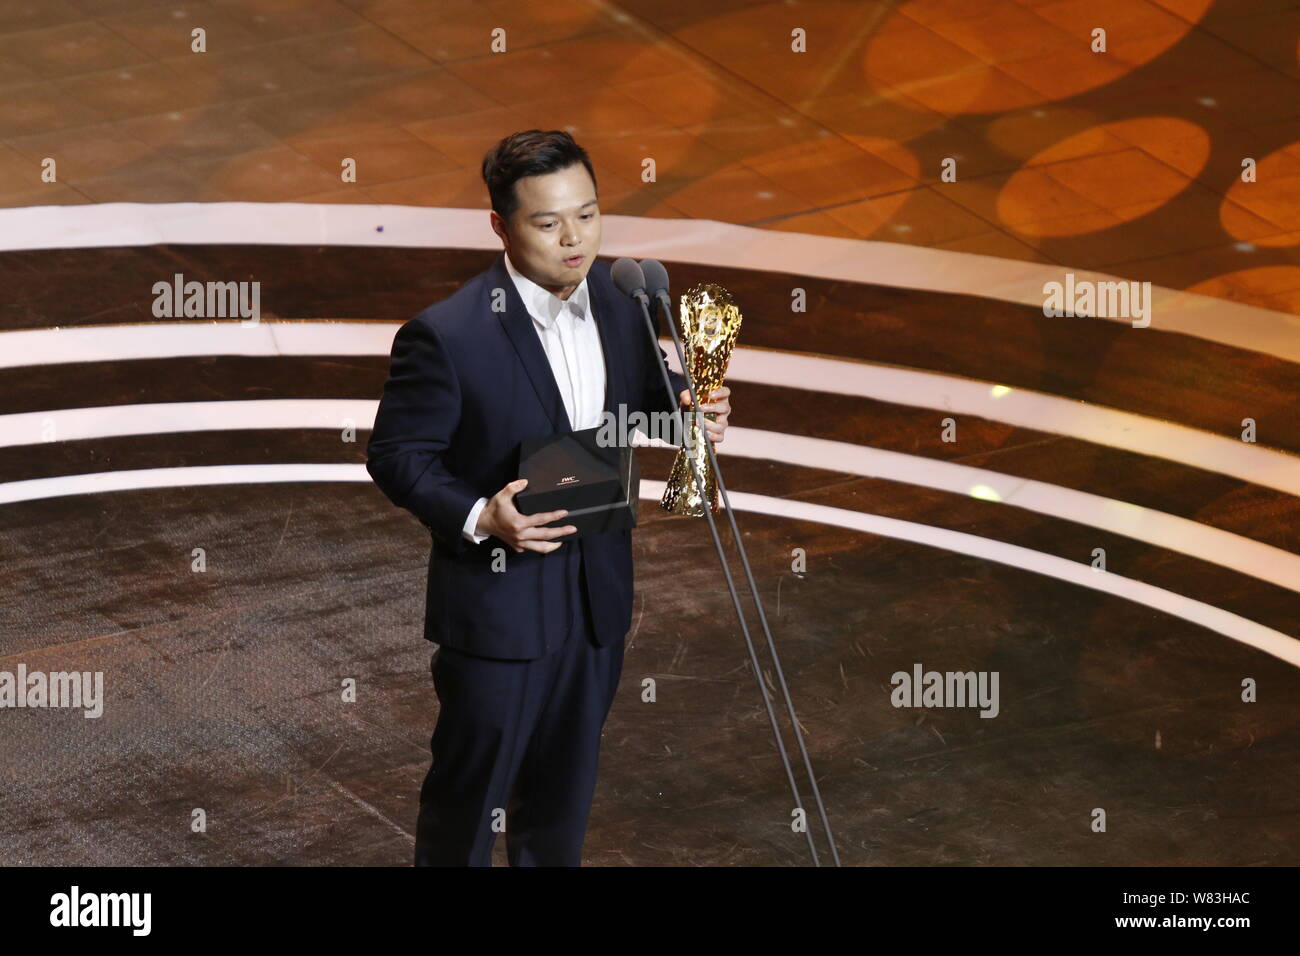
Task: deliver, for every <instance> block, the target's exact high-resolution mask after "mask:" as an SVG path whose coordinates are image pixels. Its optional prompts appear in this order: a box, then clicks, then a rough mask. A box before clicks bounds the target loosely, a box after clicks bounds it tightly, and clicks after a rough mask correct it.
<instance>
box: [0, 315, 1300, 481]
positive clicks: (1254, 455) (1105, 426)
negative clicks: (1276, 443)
mask: <svg viewBox="0 0 1300 956" xmlns="http://www.w3.org/2000/svg"><path fill="white" fill-rule="evenodd" d="M399 327H400V323H393V322H325V321H302V322H284V321H276V322H260V323H257V324H256V325H249V326H241V325H240V324H239V323H238V322H231V321H227V322H205V323H193V322H159V323H141V324H136V325H109V326H88V327H83V328H75V329H25V330H22V331H16V332H0V368H4V367H8V368H20V367H34V368H39V367H41V366H47V365H57V364H62V363H65V362H114V361H129V360H133V359H160V358H177V357H180V356H198V355H266V356H272V355H388V354H389V353H390V351H391V349H392V342H393V336H394V335H395V334H396V332H397V329H398V328H399ZM660 344H661V345H663V346H664V348H665V350H666V351H667V352H668V355H669V362H670V364H671V365H672V366H673V367H674V368H676V367H677V365H678V363H677V360H676V354H675V350H674V348H673V345H672V342H671V341H669V340H667V339H661V340H660ZM727 378H728V380H732V381H741V382H762V383H767V384H772V385H787V386H789V387H791V388H801V389H805V390H807V391H813V392H832V393H835V394H841V395H854V396H858V397H861V398H871V399H876V400H878V401H884V402H891V403H893V404H898V405H908V406H912V407H916V408H930V409H934V410H936V411H943V412H946V413H950V414H963V415H975V416H978V417H980V418H985V419H988V420H990V421H996V422H1002V423H1004V424H1008V425H1016V426H1019V427H1021V428H1030V429H1034V430H1035V431H1042V432H1048V433H1051V434H1054V435H1064V436H1066V437H1069V438H1077V439H1080V440H1082V441H1088V442H1092V443H1094V444H1099V445H1106V446H1108V447H1110V448H1118V449H1121V450H1123V451H1128V452H1133V453H1134V454H1139V455H1150V456H1153V457H1156V458H1164V459H1166V460H1168V461H1175V462H1178V463H1179V464H1183V465H1189V466H1191V467H1194V468H1201V469H1204V470H1206V471H1213V472H1218V473H1219V474H1224V475H1230V476H1232V477H1233V478H1238V479H1240V480H1242V481H1248V482H1250V483H1252V484H1256V485H1262V486H1264V487H1267V488H1273V489H1275V490H1277V491H1283V492H1286V493H1287V494H1290V495H1298V496H1300V457H1297V456H1295V455H1291V454H1288V453H1286V452H1282V451H1277V450H1274V449H1270V448H1266V447H1263V446H1261V445H1258V444H1252V443H1248V442H1243V441H1240V440H1236V439H1232V438H1227V437H1224V436H1221V435H1214V434H1211V433H1209V432H1204V431H1201V430H1199V429H1195V428H1189V427H1187V426H1185V425H1178V424H1175V423H1172V422H1164V421H1160V420H1159V419H1154V418H1148V417H1146V416H1142V415H1135V414H1133V413H1131V412H1123V411H1119V410H1118V409H1113V408H1107V407H1106V406H1103V405H1092V404H1089V403H1087V402H1081V401H1077V400H1074V399H1066V398H1061V397H1059V396H1056V395H1048V394H1045V393H1043V392H1034V391H1030V390H1028V389H1023V388H1012V387H1010V386H1004V385H998V384H995V383H992V382H980V381H976V380H974V379H965V378H958V377H956V376H952V375H944V374H942V373H938V372H926V371H920V370H917V369H904V368H896V367H892V366H887V365H874V364H871V363H867V362H857V361H853V360H849V359H834V358H825V357H822V356H815V355H804V354H800V353H797V352H786V351H781V350H776V349H757V348H746V347H738V348H736V349H735V350H734V351H733V352H732V356H731V362H730V365H729V367H728V370H727ZM137 407H142V408H143V407H145V406H137ZM155 407H156V406H155ZM65 414H68V412H66V411H60V412H39V413H30V415H29V417H31V416H37V417H38V418H39V419H41V420H42V421H43V420H44V419H45V418H47V417H55V418H56V419H57V417H58V416H61V415H65ZM105 414H106V415H109V416H110V417H112V416H111V413H105ZM124 414H125V413H124ZM157 414H158V415H159V416H160V418H162V417H165V416H166V415H167V414H168V413H167V412H165V411H159V412H158V413H157ZM935 425H936V429H937V427H938V419H936V422H935ZM241 427H243V426H241ZM250 427H251V426H250ZM285 427H304V426H301V425H299V426H285ZM367 427H368V426H367ZM166 430H167V429H164V428H149V429H146V430H145V431H147V432H153V431H166ZM178 430H182V429H178ZM59 433H60V434H63V433H64V432H63V430H62V429H60V432H59ZM108 434H141V432H133V433H127V432H95V431H93V429H92V428H91V426H87V431H85V432H84V434H81V435H79V436H78V437H87V438H89V437H98V436H100V435H108ZM40 435H41V431H40V429H38V428H36V427H33V426H32V424H31V423H30V422H29V421H28V420H27V419H25V418H24V417H23V416H22V415H9V416H3V417H0V446H3V445H6V444H10V445H12V444H28V443H29V442H33V441H40V440H42V439H41V438H40V437H39V436H40Z"/></svg>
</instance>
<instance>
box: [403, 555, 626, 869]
mask: <svg viewBox="0 0 1300 956" xmlns="http://www.w3.org/2000/svg"><path fill="white" fill-rule="evenodd" d="M578 579H579V580H580V581H581V580H582V575H581V573H579V575H578ZM582 598H583V600H580V601H578V602H576V603H577V607H578V610H577V612H576V613H575V615H574V624H573V628H572V629H571V630H570V632H569V634H568V636H567V637H566V639H565V642H564V644H563V645H562V646H561V647H559V648H557V649H555V650H553V651H551V652H550V653H549V654H548V655H547V656H545V657H542V658H540V659H538V660H532V661H520V660H496V659H492V658H486V657H478V656H476V655H473V654H467V653H465V652H464V651H458V650H455V649H453V648H448V647H439V648H438V649H437V650H436V651H435V652H434V656H433V660H432V662H431V664H430V669H431V671H432V673H433V684H434V688H435V689H436V690H437V692H438V701H439V705H440V708H441V709H440V711H439V713H438V722H437V725H436V726H435V728H434V731H433V739H432V740H431V741H430V750H431V753H432V756H433V763H432V765H431V766H430V768H429V772H428V774H427V775H426V776H425V778H424V784H423V786H421V788H420V815H419V819H418V821H417V823H416V838H415V865H416V866H491V865H492V847H493V844H494V843H495V842H496V836H497V833H498V832H500V831H501V830H502V829H504V831H505V834H506V856H507V858H508V860H509V862H510V865H511V866H579V865H580V864H581V859H582V843H583V839H584V838H585V837H586V833H587V817H588V815H589V813H590V812H591V800H592V796H593V794H594V792H595V789H596V766H597V760H598V757H599V753H600V734H601V728H602V727H603V726H604V724H605V718H606V717H607V716H608V715H609V709H610V706H611V705H612V704H613V702H614V692H615V690H617V688H618V681H619V675H620V674H621V673H622V670H623V643H624V642H623V639H622V638H620V639H619V640H617V641H614V642H613V643H612V644H610V645H609V646H607V647H598V646H597V645H596V644H595V642H594V641H593V640H592V639H591V623H590V620H589V616H590V612H589V611H588V610H587V601H586V600H585V598H586V595H585V593H584V594H583V595H582Z"/></svg>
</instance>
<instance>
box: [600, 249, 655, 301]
mask: <svg viewBox="0 0 1300 956" xmlns="http://www.w3.org/2000/svg"><path fill="white" fill-rule="evenodd" d="M660 268H661V269H662V268H663V267H662V266H660ZM609 275H610V278H611V279H613V280H614V287H615V288H617V289H618V291H619V292H622V293H623V294H624V295H626V296H630V297H632V298H633V299H636V300H637V301H638V302H640V303H641V306H642V307H643V308H644V309H646V310H647V311H649V308H650V299H649V298H648V297H647V296H646V294H645V275H644V274H643V273H642V272H641V267H640V266H639V265H637V264H636V260H635V259H629V258H627V257H626V256H625V257H623V258H622V259H619V260H618V261H617V262H615V263H614V265H613V266H611V267H610V270H609Z"/></svg>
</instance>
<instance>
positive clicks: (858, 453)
mask: <svg viewBox="0 0 1300 956" xmlns="http://www.w3.org/2000/svg"><path fill="white" fill-rule="evenodd" d="M718 450H719V451H722V452H725V453H726V454H729V455H739V456H741V457H743V458H762V459H766V460H768V461H782V462H786V463H787V464H791V465H799V466H801V467H804V468H825V469H828V470H830V471H842V472H847V473H848V474H851V475H861V476H863V477H866V478H883V479H885V480H887V481H897V482H902V483H904V484H909V485H918V486H920V487H924V488H934V489H937V490H939V491H947V492H950V493H952V494H958V495H967V496H969V497H972V498H978V499H981V500H987V501H996V502H998V503H1000V504H1006V505H1012V506H1013V507H1016V508H1024V509H1025V510H1026V511H1034V512H1037V513H1038V514H1043V515H1048V516H1049V517H1052V518H1062V519H1064V520H1066V521H1072V522H1074V523H1075V524H1082V525H1087V526H1089V527H1092V528H1098V529H1100V530H1102V531H1108V532H1110V533H1112V534H1118V535H1123V536H1124V537H1126V538H1132V539H1134V540H1135V541H1142V542H1144V543H1146V544H1152V545H1155V546H1156V547H1159V548H1164V549H1166V550H1168V551H1177V552H1179V553H1180V554H1185V555H1188V556H1189V557H1193V558H1197V559H1198V560H1201V561H1208V562H1209V563H1211V564H1217V565H1220V566H1222V567H1226V568H1231V569H1232V570H1233V571H1239V572H1240V573H1242V574H1248V575H1250V576H1251V577H1255V578H1259V579H1260V580H1261V581H1267V582H1268V583H1270V584H1275V585H1277V586H1278V587H1282V588H1286V589H1287V590H1289V591H1297V592H1300V555H1296V554H1292V553H1291V552H1289V551H1284V550H1282V549H1281V548H1275V547H1273V546H1272V545H1270V544H1265V543H1264V542H1262V541H1255V540H1253V539H1251V538H1246V537H1243V536H1241V535H1239V534H1233V533H1232V532H1231V531H1224V530H1222V529H1220V528H1212V527H1210V526H1209V525H1204V524H1200V523H1199V522H1196V521H1191V520H1189V519H1187V518H1180V517H1178V516H1177V515H1171V514H1167V513H1166V512H1163V511H1156V510H1155V509H1154V508H1144V507H1142V506H1141V505H1135V504H1131V503H1129V502H1127V501H1118V500H1116V499H1114V498H1105V497H1103V496H1101V495H1094V494H1089V493H1088V492H1086V491H1076V490H1074V489H1073V488H1063V487H1061V486H1060V485H1053V484H1048V483H1047V482H1043V481H1034V480H1032V479H1029V478H1019V477H1016V476H1014V475H1005V474H1002V473H1001V472H996V471H989V470H987V469H984V468H973V467H971V466H970V465H962V464H958V463H956V462H951V461H941V460H939V459H935V458H925V457H922V456H919V455H905V454H903V453H901V452H896V451H886V450H885V449H883V448H870V447H866V446H862V445H853V444H850V443H849V442H840V441H829V440H827V439H824V438H808V437H806V436H803V435H785V434H781V433H779V432H770V431H762V430H759V429H755V428H741V427H739V426H736V425H729V426H728V427H727V436H726V440H725V441H724V442H723V443H722V446H720V447H719V449H718ZM724 477H725V470H724ZM1088 557H1089V558H1091V557H1092V555H1091V554H1089V555H1088Z"/></svg>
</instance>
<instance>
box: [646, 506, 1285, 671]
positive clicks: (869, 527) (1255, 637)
mask: <svg viewBox="0 0 1300 956" xmlns="http://www.w3.org/2000/svg"><path fill="white" fill-rule="evenodd" d="M641 484H642V485H643V486H644V485H646V484H648V482H644V481H643V482H642V483H641ZM656 484H658V485H659V486H660V489H661V490H660V491H659V492H658V493H656V495H655V496H654V497H658V495H659V494H662V487H663V483H662V482H656ZM641 497H642V498H645V497H649V496H648V495H646V494H645V490H644V488H643V489H642V495H641ZM728 497H729V498H730V499H731V503H732V506H733V507H734V508H735V509H736V510H737V511H753V512H758V513H760V514H766V515H773V516H775V517H781V518H793V519H795V520H798V521H813V522H816V523H818V524H827V525H834V526H835V527H838V528H849V529H851V530H854V531H861V532H863V533H864V534H875V535H880V536H881V537H885V538H897V539H899V540H902V541H913V542H915V543H917V544H922V545H926V546H928V547H932V548H942V549H943V550H945V551H952V552H955V553H957V554H968V555H970V556H971V557H976V558H983V559H985V560H986V561H995V562H997V563H998V564H1005V565H1008V566H1010V567H1013V568H1020V569H1022V570H1025V571H1032V572H1034V573H1035V574H1044V575H1047V576H1048V577H1053V578H1057V579H1059V580H1061V581H1068V582H1069V583H1070V584H1078V585H1082V586H1083V587H1086V588H1092V589H1093V590H1094V591H1104V592H1106V593H1107V594H1113V595H1115V596H1116V597H1121V598H1124V599H1125V600H1128V601H1132V602H1134V603H1135V604H1144V605H1146V606H1147V607H1149V608H1153V609H1154V610H1157V611H1163V612H1164V613H1166V614H1170V615H1173V616H1174V617H1179V618H1182V619H1183V620H1184V621H1190V622H1192V623H1193V624H1197V625H1199V626H1201V627H1204V628H1207V629H1209V630H1211V631H1216V632H1218V633H1219V634H1222V635H1224V636H1225V637H1230V638H1232V639H1233V640H1234V641H1240V642H1241V643H1242V644H1248V645H1249V646H1251V647H1253V648H1256V649H1257V650H1261V651H1263V652H1264V653H1265V654H1271V655H1273V656H1274V657H1277V658H1280V659H1281V660H1284V661H1286V662H1287V663H1288V664H1292V665H1294V666H1296V667H1300V640H1296V639H1295V638H1294V637H1291V636H1290V635H1288V634H1283V633H1282V632H1281V631H1275V630H1273V628H1271V627H1265V626H1264V625H1262V624H1257V623H1256V622H1254V621H1251V620H1248V619H1247V618H1244V617H1241V616H1240V615H1238V614H1233V613H1231V612H1230V611H1225V610H1223V609H1222V608H1217V607H1214V606H1213V605H1211V604H1205V603H1203V602H1201V601H1197V600H1194V599H1192V598H1189V597H1185V596H1183V595H1181V594H1175V593H1174V592H1173V591H1166V590H1165V589H1164V588H1158V587H1156V586H1155V585H1152V584H1146V583H1144V582H1142V581H1137V580H1134V579H1133V578H1126V577H1122V576H1120V575H1118V574H1114V573H1112V572H1110V571H1096V570H1094V569H1093V568H1092V566H1091V565H1087V564H1079V563H1077V562H1075V561H1069V560H1067V559H1065V558H1060V557H1057V556H1056V555H1054V554H1044V553H1043V552H1041V551H1034V550H1032V549H1030V548H1022V547H1020V546H1019V545H1015V544H1007V543H1006V542H1004V541H994V540H993V539H991V538H981V537H980V536H978V535H973V534H966V533H965V532H963V531H951V530H949V529H947V528H935V527H932V526H931V525H926V524H919V523H917V522H914V521H903V520H901V519H899V518H886V517H884V516H882V515H872V514H864V513H863V512H860V511H851V510H848V509H845V508H832V507H829V506H827V505H815V504H810V503H808V502H805V501H792V500H790V499H788V498H771V497H768V496H766V495H755V494H750V493H748V492H744V491H728Z"/></svg>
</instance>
